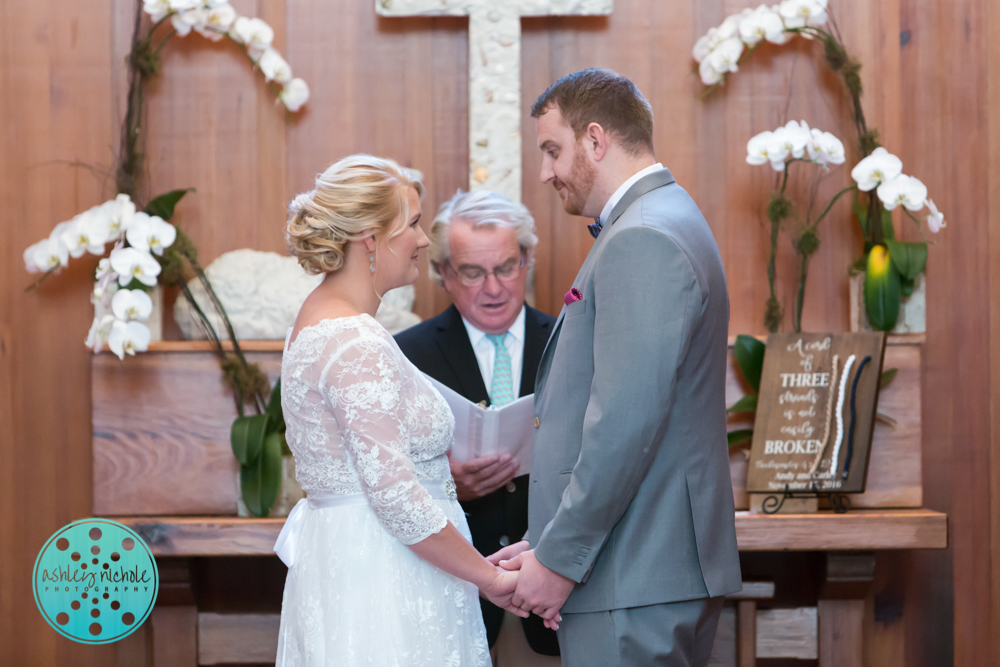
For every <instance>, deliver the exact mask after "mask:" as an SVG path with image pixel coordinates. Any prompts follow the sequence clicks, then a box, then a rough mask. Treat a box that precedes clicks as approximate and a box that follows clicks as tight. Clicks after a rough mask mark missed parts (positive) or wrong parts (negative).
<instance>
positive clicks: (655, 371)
mask: <svg viewBox="0 0 1000 667" xmlns="http://www.w3.org/2000/svg"><path fill="white" fill-rule="evenodd" d="M531 115H532V117H534V118H535V119H536V129H537V131H538V146H539V148H540V149H541V150H542V153H543V156H542V169H541V179H542V181H543V182H545V183H551V184H552V185H553V186H554V187H555V189H556V191H557V192H558V193H559V197H560V198H561V199H562V204H563V208H564V209H565V210H566V211H567V212H568V213H571V214H573V215H580V216H586V217H588V218H594V221H595V222H594V224H593V225H590V226H589V227H590V232H591V234H593V235H594V236H595V237H596V240H595V241H594V246H593V248H592V249H591V251H590V254H589V255H588V256H587V259H586V261H584V263H583V267H582V268H581V269H580V272H579V273H578V274H577V276H576V280H574V281H573V286H572V289H571V290H570V291H568V292H567V293H566V297H565V303H566V306H565V307H564V308H563V310H562V313H561V314H560V316H559V319H558V320H557V321H556V324H555V328H554V330H553V333H552V336H551V338H550V339H549V343H548V346H547V347H546V348H545V352H544V353H543V355H542V360H541V363H540V365H539V369H538V378H537V380H536V384H535V423H534V425H535V429H536V430H535V439H534V454H533V459H532V468H531V487H530V497H529V511H528V517H529V518H528V522H529V529H528V540H529V541H528V542H520V543H518V544H516V545H511V546H510V547H507V548H506V549H504V550H502V551H501V552H498V553H497V554H494V555H493V556H492V557H491V560H492V561H493V562H494V563H499V564H501V566H503V567H506V568H507V569H520V575H519V578H518V584H517V590H516V592H515V594H514V598H513V601H514V604H515V605H516V606H518V607H520V608H521V609H523V610H526V611H532V612H534V613H536V614H539V615H541V616H543V617H546V618H553V617H554V616H555V615H556V613H557V612H559V613H561V616H562V620H561V622H560V624H559V632H558V635H559V645H560V649H561V651H562V655H563V664H564V665H566V666H567V667H579V666H584V665H602V666H604V665H608V666H613V665H635V666H639V665H643V666H646V665H707V664H708V659H709V656H710V654H711V650H712V642H713V640H714V638H715V631H716V627H717V626H718V620H719V615H720V613H721V609H722V599H723V596H725V595H726V594H728V593H733V592H736V591H738V590H740V585H741V583H740V565H739V556H738V553H737V548H736V530H735V525H734V516H733V495H732V487H731V485H730V480H729V465H728V458H727V448H726V418H725V417H726V415H725V413H726V406H725V379H726V366H725V365H726V339H727V335H728V323H729V298H728V296H727V293H726V276H725V273H724V272H723V269H722V260H721V257H720V255H719V249H718V247H717V246H716V243H715V240H714V238H713V236H712V231H711V230H710V229H709V227H708V224H707V223H706V222H705V219H704V218H703V217H702V215H701V212H700V211H699V210H698V207H697V205H696V204H695V203H694V201H693V200H692V199H691V197H690V196H688V194H687V192H686V191H685V190H684V189H683V188H682V187H681V186H679V185H678V184H677V183H676V182H675V181H674V178H673V176H671V174H670V171H668V170H667V169H665V168H664V167H663V166H662V165H661V164H659V163H657V162H656V159H655V158H654V157H653V116H652V111H651V109H650V105H649V103H648V102H647V101H646V99H645V98H644V97H643V96H642V94H641V93H640V92H639V90H638V89H637V88H636V87H635V85H634V84H633V83H632V82H631V81H629V80H628V79H626V78H625V77H623V76H620V75H618V74H616V73H614V72H611V71H609V70H601V69H589V70H584V71H581V72H577V73H575V74H571V75H569V76H567V77H565V78H563V79H560V80H559V81H557V82H556V83H555V84H553V85H552V86H551V87H550V88H549V89H548V90H547V91H545V93H544V94H542V96H541V97H539V98H538V100H537V101H536V102H535V104H534V106H533V107H532V109H531ZM529 543H530V548H529ZM506 559H510V560H506ZM560 610H561V612H560Z"/></svg>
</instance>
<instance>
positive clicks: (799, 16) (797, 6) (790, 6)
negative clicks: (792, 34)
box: [778, 0, 827, 37]
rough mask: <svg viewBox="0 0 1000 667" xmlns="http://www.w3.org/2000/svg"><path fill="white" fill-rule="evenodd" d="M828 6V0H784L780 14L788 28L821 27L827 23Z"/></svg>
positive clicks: (780, 6) (779, 7) (779, 10)
mask: <svg viewBox="0 0 1000 667" xmlns="http://www.w3.org/2000/svg"><path fill="white" fill-rule="evenodd" d="M826 6H827V0H784V1H783V2H782V3H781V4H780V5H778V13H779V14H780V15H781V18H782V19H783V20H784V22H785V27H786V28H804V27H805V26H807V25H810V26H820V25H823V24H825V23H826V19H827V15H826ZM804 36H806V37H808V36H809V35H804Z"/></svg>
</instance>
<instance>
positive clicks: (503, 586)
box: [479, 567, 528, 618]
mask: <svg viewBox="0 0 1000 667" xmlns="http://www.w3.org/2000/svg"><path fill="white" fill-rule="evenodd" d="M517 575H518V573H517V572H508V571H507V570H504V569H501V568H499V567H498V568H497V574H496V577H494V578H493V581H492V582H491V583H490V584H489V585H488V586H486V587H485V588H481V589H479V592H480V593H481V594H482V596H483V597H485V598H486V599H487V600H489V601H490V602H492V603H493V604H495V605H496V606H498V607H500V608H501V609H506V610H507V611H509V612H511V613H512V614H515V615H517V616H520V617H521V618H527V617H528V612H526V611H523V610H522V609H520V608H519V607H515V606H514V604H513V603H512V602H511V598H512V597H513V596H514V589H515V588H517Z"/></svg>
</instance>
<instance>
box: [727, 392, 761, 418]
mask: <svg viewBox="0 0 1000 667" xmlns="http://www.w3.org/2000/svg"><path fill="white" fill-rule="evenodd" d="M756 411H757V396H756V395H755V394H747V395H746V396H744V397H743V398H741V399H740V400H738V401H736V402H735V403H733V407H731V408H729V409H728V410H726V412H731V413H734V414H735V413H739V412H756Z"/></svg>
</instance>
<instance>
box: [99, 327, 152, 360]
mask: <svg viewBox="0 0 1000 667" xmlns="http://www.w3.org/2000/svg"><path fill="white" fill-rule="evenodd" d="M149 339H150V333H149V328H148V327H147V326H146V325H145V324H142V323H141V322H122V321H121V320H115V321H114V323H113V324H112V325H111V332H110V333H109V334H108V347H110V348H111V351H112V352H114V353H115V354H116V355H117V356H118V358H119V359H124V358H125V355H126V354H131V355H135V353H136V352H145V351H146V350H147V349H149Z"/></svg>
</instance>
